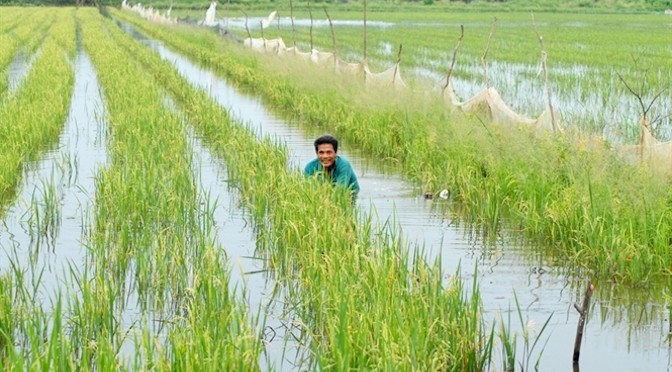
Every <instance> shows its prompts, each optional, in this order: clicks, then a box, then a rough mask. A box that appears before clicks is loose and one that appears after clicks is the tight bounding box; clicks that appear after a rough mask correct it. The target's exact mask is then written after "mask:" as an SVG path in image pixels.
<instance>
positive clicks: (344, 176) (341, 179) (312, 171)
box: [303, 156, 359, 194]
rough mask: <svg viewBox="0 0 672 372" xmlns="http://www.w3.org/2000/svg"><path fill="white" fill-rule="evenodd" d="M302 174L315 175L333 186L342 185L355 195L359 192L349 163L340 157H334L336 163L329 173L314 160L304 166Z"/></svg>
mask: <svg viewBox="0 0 672 372" xmlns="http://www.w3.org/2000/svg"><path fill="white" fill-rule="evenodd" d="M303 173H304V174H305V175H306V176H313V175H316V174H317V175H318V176H319V177H320V178H322V179H328V180H330V181H331V183H332V184H334V185H343V186H345V187H347V188H349V189H350V190H352V191H353V193H355V194H356V193H357V192H359V182H357V176H356V175H355V172H354V171H353V170H352V166H351V165H350V162H349V161H347V160H345V159H343V158H342V157H340V156H337V157H336V162H334V165H333V166H332V169H331V172H325V169H324V167H323V166H322V163H320V161H319V160H318V159H317V158H315V159H313V160H311V161H310V162H309V163H308V164H306V168H305V169H304V170H303Z"/></svg>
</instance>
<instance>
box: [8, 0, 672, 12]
mask: <svg viewBox="0 0 672 372" xmlns="http://www.w3.org/2000/svg"><path fill="white" fill-rule="evenodd" d="M282 1H283V0H224V1H222V0H220V1H218V3H219V5H224V4H240V5H246V4H247V5H254V6H259V5H261V4H264V3H266V4H273V3H280V2H282ZM362 1H363V0H310V2H311V3H357V2H362ZM138 2H141V3H142V4H143V5H145V6H152V7H154V8H157V9H161V8H168V7H169V6H171V5H172V6H173V8H183V9H205V8H207V7H208V6H209V5H210V0H145V1H141V0H138V1H130V3H131V5H133V4H135V3H138ZM298 2H300V1H298ZM368 2H369V3H370V4H388V5H390V10H394V8H393V7H394V4H408V3H422V4H425V5H434V4H436V5H438V4H443V5H450V4H451V3H455V4H462V5H464V4H470V5H475V4H486V5H487V4H488V3H499V4H502V3H505V4H506V5H508V6H510V8H511V9H516V8H518V7H520V9H521V10H525V9H527V8H528V7H535V8H537V10H538V9H540V8H541V9H548V10H554V9H557V8H558V5H559V4H558V3H563V9H565V10H566V9H567V8H570V7H571V8H576V9H586V8H595V9H603V10H605V11H609V10H613V9H627V10H631V11H663V10H666V9H671V8H672V0H564V1H561V2H559V1H557V0H368ZM120 4H121V1H118V0H0V5H21V6H30V5H38V6H39V5H56V6H87V5H113V6H118V5H120Z"/></svg>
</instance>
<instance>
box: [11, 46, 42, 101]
mask: <svg viewBox="0 0 672 372" xmlns="http://www.w3.org/2000/svg"><path fill="white" fill-rule="evenodd" d="M38 55H39V51H38V52H36V53H32V54H29V53H26V52H25V51H20V52H18V53H16V55H15V56H14V59H13V60H12V62H11V63H10V64H9V66H8V67H7V80H8V91H9V92H10V93H14V92H16V91H17V90H18V89H19V87H20V86H21V84H23V81H24V80H25V79H26V77H28V73H29V72H30V69H31V67H32V66H33V63H34V62H35V60H36V59H37V56H38Z"/></svg>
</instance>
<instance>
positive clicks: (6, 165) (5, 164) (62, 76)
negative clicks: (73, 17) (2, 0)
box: [0, 20, 74, 209]
mask: <svg viewBox="0 0 672 372" xmlns="http://www.w3.org/2000/svg"><path fill="white" fill-rule="evenodd" d="M71 30H73V29H72V28H70V27H69V26H68V22H67V20H62V21H61V22H59V23H57V24H55V25H54V27H53V28H52V29H51V34H52V36H50V37H49V38H47V40H46V42H45V45H44V47H43V50H42V52H41V54H40V57H39V58H38V60H37V61H36V62H35V66H34V67H33V69H32V70H31V72H30V74H29V75H28V77H27V80H26V83H25V85H24V86H23V87H22V89H21V90H20V91H19V92H17V93H16V94H15V95H13V96H11V97H10V98H8V100H7V102H6V104H5V105H3V106H2V107H0V138H1V139H2V142H3V144H5V145H3V148H2V155H1V156H2V162H0V163H1V164H2V165H0V169H1V170H0V201H1V205H2V206H3V207H4V206H5V205H6V203H7V202H8V201H9V200H11V199H12V198H13V196H14V194H15V192H16V190H15V187H16V185H17V183H18V181H19V178H20V176H21V172H22V168H23V165H24V164H25V163H26V161H30V160H34V159H35V157H36V156H37V154H39V153H40V151H43V150H44V149H45V148H48V146H50V144H53V142H54V141H55V140H56V139H57V138H58V133H60V130H61V128H62V125H63V122H64V120H65V116H66V114H67V110H68V107H69V104H70V96H71V91H72V85H73V80H74V79H73V71H72V68H71V66H70V65H69V63H68V62H69V60H70V59H72V55H73V51H74V37H73V36H74V34H73V33H70V34H69V36H70V38H71V44H72V46H71V47H70V48H69V49H64V48H63V46H62V45H64V44H65V43H64V42H63V41H64V39H60V38H67V37H68V36H63V35H64V34H67V33H68V32H70V31H71ZM59 40H60V41H59ZM3 209H4V208H3Z"/></svg>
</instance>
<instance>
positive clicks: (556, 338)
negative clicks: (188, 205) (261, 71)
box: [125, 27, 672, 371]
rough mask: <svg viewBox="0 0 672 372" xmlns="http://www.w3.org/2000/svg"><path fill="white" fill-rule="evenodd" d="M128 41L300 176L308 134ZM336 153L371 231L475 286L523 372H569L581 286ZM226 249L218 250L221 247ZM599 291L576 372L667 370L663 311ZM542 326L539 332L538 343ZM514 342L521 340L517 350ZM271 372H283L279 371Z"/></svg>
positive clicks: (205, 74)
mask: <svg viewBox="0 0 672 372" xmlns="http://www.w3.org/2000/svg"><path fill="white" fill-rule="evenodd" d="M125 28H126V29H127V31H129V29H128V28H127V27H125ZM131 33H132V34H133V35H134V37H136V38H138V39H141V40H143V41H144V42H145V44H146V45H148V46H149V47H151V48H152V49H154V50H155V51H156V52H157V53H159V54H160V55H161V57H162V58H164V59H166V60H169V61H171V62H172V63H173V64H174V66H175V68H176V69H177V70H178V71H179V72H180V73H181V74H182V76H184V77H185V78H186V79H187V80H188V81H190V82H191V83H192V84H194V85H195V86H197V87H199V88H201V89H203V90H205V91H207V92H208V93H209V94H210V95H211V96H212V97H213V98H214V99H215V100H216V101H217V102H219V103H220V104H221V105H222V106H223V107H224V108H227V109H228V110H229V111H230V112H231V115H232V117H233V118H234V119H235V120H237V121H238V122H241V123H248V125H249V127H250V129H251V130H253V131H254V132H256V133H258V134H259V136H261V137H265V136H268V137H272V138H275V139H278V140H280V141H282V142H284V143H285V144H286V146H287V149H288V151H289V153H290V157H291V159H290V160H291V162H292V164H293V166H294V167H296V168H300V167H301V166H302V165H303V164H305V163H306V162H307V161H309V160H310V159H311V158H313V157H314V149H313V146H312V140H313V138H314V135H315V133H306V132H304V131H302V130H299V129H298V128H296V126H292V125H290V123H288V122H286V121H285V120H284V119H282V118H281V117H279V116H276V115H274V114H273V113H271V112H270V111H269V110H268V109H267V108H265V107H264V106H263V104H262V102H261V100H260V99H258V98H256V97H252V96H249V95H246V94H244V93H241V92H239V91H237V90H235V89H234V88H233V87H232V86H231V85H230V84H228V83H227V82H226V81H224V80H222V79H220V78H218V77H216V75H215V74H214V73H213V72H212V71H208V70H205V69H202V68H200V67H198V66H197V65H195V64H194V63H192V62H190V61H189V60H188V59H186V58H184V57H182V56H180V55H178V54H176V53H174V52H172V51H170V50H168V49H167V48H166V47H164V46H163V44H161V43H160V42H157V41H155V40H146V39H144V38H142V37H141V36H140V35H138V34H137V33H134V32H131ZM339 154H340V155H342V156H344V157H346V158H348V159H349V160H350V161H351V163H352V164H353V166H354V168H355V170H356V172H357V173H358V177H359V180H360V186H361V188H362V191H361V192H360V194H359V199H358V204H359V207H360V208H361V209H363V210H364V211H363V212H365V211H366V210H369V211H371V212H372V213H374V214H375V215H376V216H377V218H378V222H379V223H381V224H382V223H386V222H388V223H394V224H395V225H397V226H399V227H400V228H401V231H402V234H403V235H404V236H405V237H406V238H407V239H408V240H409V241H410V242H412V243H413V242H415V243H417V244H418V245H419V246H421V247H422V249H423V252H424V254H425V255H426V257H427V259H428V260H434V259H440V261H441V263H442V266H443V268H444V270H445V272H448V273H455V274H456V275H459V276H460V277H461V278H462V279H463V280H464V281H465V282H466V283H469V282H471V281H473V280H474V279H477V280H478V283H479V288H480V294H481V298H482V301H483V307H484V311H485V313H486V319H488V320H489V321H491V322H492V321H499V322H504V323H505V325H508V326H509V327H510V330H511V332H516V333H517V334H518V337H517V351H518V353H517V357H518V358H519V361H520V362H521V363H522V364H523V366H524V367H525V366H529V368H533V366H534V364H535V362H536V360H537V358H539V356H540V353H541V359H542V361H541V362H540V370H543V371H566V370H568V369H570V368H572V353H573V347H574V338H575V333H576V328H577V322H578V317H579V316H578V313H577V311H576V310H575V308H574V304H575V303H579V304H580V303H581V297H582V295H581V294H582V292H583V289H584V287H585V283H586V281H585V280H582V278H573V277H569V278H568V277H566V276H565V275H563V271H564V269H563V267H562V266H561V265H556V264H553V263H552V262H547V260H545V259H543V258H537V259H535V260H532V259H530V258H529V253H526V252H529V249H527V250H523V249H521V248H520V247H519V245H518V244H516V243H513V242H512V240H513V239H507V235H509V234H508V233H507V232H506V231H504V232H503V233H502V234H501V237H500V239H498V240H497V242H496V243H494V244H490V243H485V242H483V241H481V240H480V238H479V235H474V234H473V231H472V230H471V229H468V228H464V227H460V226H459V220H457V219H455V220H453V219H447V218H445V217H443V216H444V214H443V213H440V212H437V209H441V208H435V207H436V204H440V203H449V201H445V200H441V199H433V200H426V199H424V198H423V197H422V196H419V195H418V193H417V191H416V189H415V188H414V187H413V185H411V184H408V183H406V182H404V181H403V180H402V179H400V177H399V175H398V174H395V173H393V172H391V171H387V170H383V169H381V166H380V165H378V164H373V161H371V160H370V159H367V158H365V157H364V156H362V155H361V154H358V153H356V152H355V151H348V150H347V148H344V149H339ZM511 235H513V234H511ZM229 245H230V244H229V243H226V244H224V246H225V247H227V248H228V246H229ZM475 268H476V269H475ZM467 287H468V285H467ZM608 292H609V291H606V290H604V291H597V292H596V293H595V295H594V296H593V307H592V308H591V309H590V312H589V318H588V322H587V325H586V328H585V331H584V337H583V345H582V348H581V360H580V367H582V368H583V369H584V370H586V371H598V370H600V371H602V370H605V371H606V370H609V371H672V364H671V359H670V358H671V354H672V351H671V347H670V344H669V342H668V340H667V338H668V332H669V323H670V319H669V318H666V317H667V316H669V313H666V310H665V304H664V303H663V302H661V301H653V300H651V299H650V298H648V297H647V295H648V292H647V293H644V294H641V293H628V298H622V296H619V295H615V294H613V295H612V294H609V293H608ZM250 295H251V296H256V295H258V294H257V293H251V294H250ZM637 297H639V299H637ZM642 298H643V299H642ZM516 302H517V303H518V305H517V304H516ZM519 311H520V316H521V317H522V323H523V324H521V321H520V320H519ZM635 314H636V315H635ZM549 318H550V320H549ZM547 320H548V321H549V323H548V326H547V328H546V329H545V330H544V332H543V333H542V334H540V335H539V334H538V333H539V332H540V329H541V327H542V326H543V324H544V323H545V322H546V321H547ZM524 332H527V333H524ZM524 334H527V335H529V336H530V338H528V339H529V340H530V341H529V343H527V344H526V343H525V341H524V340H525V337H524ZM537 336H539V340H540V341H539V344H538V345H536V347H535V348H534V349H528V351H527V352H528V354H529V357H525V359H524V360H520V358H521V357H523V353H525V352H526V351H525V350H526V347H531V346H532V343H533V342H534V340H535V337H537ZM542 349H543V351H542ZM494 365H495V366H498V365H499V364H497V362H495V364H494ZM276 366H277V365H276ZM279 368H280V369H281V370H288V369H289V368H288V365H287V364H286V363H283V364H282V365H281V366H280V367H279ZM575 370H576V369H575Z"/></svg>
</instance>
